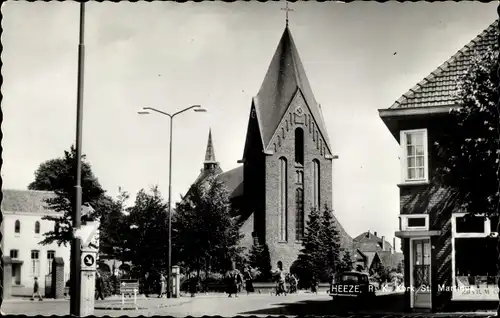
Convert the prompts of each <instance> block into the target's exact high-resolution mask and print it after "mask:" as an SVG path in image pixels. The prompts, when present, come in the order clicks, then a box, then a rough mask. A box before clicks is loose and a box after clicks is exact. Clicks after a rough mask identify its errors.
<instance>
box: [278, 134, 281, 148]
mask: <svg viewBox="0 0 500 318" xmlns="http://www.w3.org/2000/svg"><path fill="white" fill-rule="evenodd" d="M278 147H281V137H280V136H278Z"/></svg>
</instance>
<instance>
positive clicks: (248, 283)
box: [243, 267, 254, 295]
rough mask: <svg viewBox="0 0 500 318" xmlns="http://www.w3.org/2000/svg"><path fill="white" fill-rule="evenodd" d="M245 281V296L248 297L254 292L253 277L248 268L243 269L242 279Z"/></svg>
mask: <svg viewBox="0 0 500 318" xmlns="http://www.w3.org/2000/svg"><path fill="white" fill-rule="evenodd" d="M243 278H244V279H245V289H246V291H247V295H250V293H253V292H254V288H253V276H252V272H251V271H250V268H248V267H247V268H245V272H244V277H243Z"/></svg>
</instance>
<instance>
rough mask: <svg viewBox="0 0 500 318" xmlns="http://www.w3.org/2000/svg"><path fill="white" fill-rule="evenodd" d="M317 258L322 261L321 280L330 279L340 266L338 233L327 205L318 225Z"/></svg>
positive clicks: (331, 212)
mask: <svg viewBox="0 0 500 318" xmlns="http://www.w3.org/2000/svg"><path fill="white" fill-rule="evenodd" d="M319 239H320V244H321V246H320V248H319V249H318V253H320V254H321V255H319V260H320V261H322V264H321V265H322V267H323V268H322V269H321V275H320V277H319V279H320V280H321V281H330V278H331V277H332V276H333V275H334V274H335V273H336V272H337V270H338V269H339V267H340V251H341V247H340V234H339V231H338V230H337V225H336V224H335V221H334V220H333V211H332V210H330V209H329V208H328V206H327V205H325V207H324V208H323V213H322V215H321V227H320V237H319Z"/></svg>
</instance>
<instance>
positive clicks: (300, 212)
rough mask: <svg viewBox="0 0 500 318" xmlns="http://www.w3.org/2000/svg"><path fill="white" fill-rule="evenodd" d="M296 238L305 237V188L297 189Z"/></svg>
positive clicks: (298, 239)
mask: <svg viewBox="0 0 500 318" xmlns="http://www.w3.org/2000/svg"><path fill="white" fill-rule="evenodd" d="M295 208H296V215H295V239H296V240H297V241H300V240H302V238H304V190H302V189H301V188H298V189H297V190H295Z"/></svg>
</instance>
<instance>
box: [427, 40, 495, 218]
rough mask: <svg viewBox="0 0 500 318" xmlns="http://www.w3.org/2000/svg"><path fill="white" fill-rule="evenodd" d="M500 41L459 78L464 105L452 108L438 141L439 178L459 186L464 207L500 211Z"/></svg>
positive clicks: (474, 212)
mask: <svg viewBox="0 0 500 318" xmlns="http://www.w3.org/2000/svg"><path fill="white" fill-rule="evenodd" d="M497 57H498V44H495V45H494V46H492V47H489V48H488V50H487V52H486V53H485V54H484V55H481V56H474V57H473V59H472V65H471V66H470V68H469V70H468V72H467V73H466V74H465V75H464V77H463V78H462V80H461V81H460V82H459V83H458V95H459V97H460V99H461V100H462V105H461V107H460V108H458V109H454V110H452V111H451V115H452V116H451V120H452V124H453V125H452V129H451V131H450V132H449V134H446V135H443V136H441V138H440V140H438V141H437V142H436V145H437V146H438V150H439V157H440V159H441V161H442V167H439V168H438V176H439V181H441V183H442V184H443V185H445V186H449V187H451V188H453V189H454V190H456V191H457V193H458V195H459V198H460V201H461V203H462V204H463V208H464V210H466V211H468V212H470V213H473V214H477V213H487V214H488V215H498V209H499V200H500V193H499V185H498V178H499V175H498V173H499V172H498V167H499V164H500V145H499V139H498V138H499V137H498V135H499V132H500V126H499V123H500V113H499V112H500V109H499V106H498V102H499V94H498V84H499V81H498V73H497V70H498V58H497Z"/></svg>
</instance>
